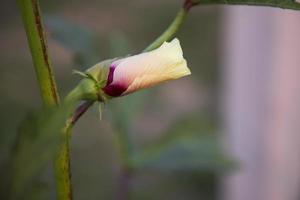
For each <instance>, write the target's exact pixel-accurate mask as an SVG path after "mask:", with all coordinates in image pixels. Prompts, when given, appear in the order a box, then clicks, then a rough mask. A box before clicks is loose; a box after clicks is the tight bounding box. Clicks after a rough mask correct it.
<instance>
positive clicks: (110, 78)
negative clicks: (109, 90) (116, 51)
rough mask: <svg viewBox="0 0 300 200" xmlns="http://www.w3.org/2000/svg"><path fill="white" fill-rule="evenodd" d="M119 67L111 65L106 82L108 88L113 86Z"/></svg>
mask: <svg viewBox="0 0 300 200" xmlns="http://www.w3.org/2000/svg"><path fill="white" fill-rule="evenodd" d="M116 67H117V65H113V64H112V65H111V66H110V67H109V72H108V77H107V82H106V86H108V85H109V84H111V83H112V82H113V80H114V72H115V69H116Z"/></svg>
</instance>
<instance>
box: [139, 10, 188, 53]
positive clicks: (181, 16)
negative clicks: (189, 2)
mask: <svg viewBox="0 0 300 200" xmlns="http://www.w3.org/2000/svg"><path fill="white" fill-rule="evenodd" d="M187 13H188V10H187V9H185V8H181V9H180V10H179V12H178V13H177V15H176V17H175V19H174V20H173V22H172V23H171V24H170V26H169V27H168V28H167V29H166V30H165V31H164V32H163V34H161V35H160V36H159V37H158V38H157V39H156V40H155V41H154V42H152V43H151V44H150V45H149V46H148V47H147V48H146V49H145V50H144V52H147V51H151V50H153V49H156V48H158V47H159V46H160V45H161V44H162V43H163V42H165V41H168V40H170V39H172V38H173V37H174V35H175V33H176V32H177V31H178V30H179V28H180V26H181V25H182V23H183V22H184V20H185V18H186V15H187Z"/></svg>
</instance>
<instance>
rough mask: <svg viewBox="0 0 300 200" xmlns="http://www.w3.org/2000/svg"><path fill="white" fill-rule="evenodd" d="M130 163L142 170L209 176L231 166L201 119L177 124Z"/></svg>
mask: <svg viewBox="0 0 300 200" xmlns="http://www.w3.org/2000/svg"><path fill="white" fill-rule="evenodd" d="M133 162H134V164H135V166H137V167H138V168H143V169H152V170H153V169H154V170H180V171H213V172H219V171H222V170H224V169H227V168H228V167H231V166H232V164H233V162H232V160H231V159H230V158H229V157H227V156H226V155H225V154H224V153H223V150H222V148H221V146H220V144H219V141H218V136H217V135H216V134H215V133H214V127H213V126H212V124H211V122H209V121H208V120H206V119H203V118H202V119H199V118H194V119H191V118H187V119H185V120H181V121H178V122H177V123H176V124H174V125H173V127H172V128H171V130H170V131H169V133H168V134H167V135H166V136H164V137H163V138H161V139H160V141H158V142H156V143H155V144H152V145H150V146H148V147H147V148H145V149H144V150H143V151H142V152H141V153H138V154H136V155H135V157H134V159H133Z"/></svg>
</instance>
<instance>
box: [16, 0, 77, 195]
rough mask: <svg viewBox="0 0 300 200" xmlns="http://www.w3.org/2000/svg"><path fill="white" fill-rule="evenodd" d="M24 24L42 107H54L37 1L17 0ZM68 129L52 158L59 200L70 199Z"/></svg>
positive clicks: (53, 87)
mask: <svg viewBox="0 0 300 200" xmlns="http://www.w3.org/2000/svg"><path fill="white" fill-rule="evenodd" d="M18 4H19V7H20V11H21V14H22V19H23V23H24V27H25V30H26V33H27V39H28V44H29V47H30V51H31V55H32V60H33V64H34V68H35V72H36V76H37V80H38V84H39V87H40V92H41V96H42V99H43V103H44V105H45V106H57V105H58V104H59V95H58V92H57V89H56V83H55V80H54V76H53V73H52V67H51V63H50V59H49V55H48V49H47V42H46V37H45V33H44V28H43V24H42V19H41V12H40V7H39V1H38V0H18ZM69 130H70V128H69V127H67V128H66V129H65V130H64V131H63V134H64V137H65V140H64V141H63V143H62V144H61V147H60V150H59V154H58V156H57V158H56V160H55V180H56V185H57V195H58V199H59V200H71V199H72V185H71V170H70V155H69V137H68V135H69Z"/></svg>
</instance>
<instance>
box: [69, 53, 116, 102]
mask: <svg viewBox="0 0 300 200" xmlns="http://www.w3.org/2000/svg"><path fill="white" fill-rule="evenodd" d="M114 60H115V59H110V60H105V61H102V62H100V63H97V64H96V65H94V66H93V67H91V68H89V69H88V70H86V71H85V72H80V71H74V72H73V73H74V74H76V75H79V76H80V77H82V78H83V79H82V80H81V81H80V82H79V84H78V85H77V86H76V87H75V88H74V89H73V90H72V91H71V92H70V93H69V94H68V95H67V97H66V98H65V101H66V102H77V101H81V100H90V101H99V102H106V101H107V100H109V99H110V97H109V96H108V95H106V94H105V93H104V92H103V91H102V88H103V87H104V86H105V84H106V82H107V77H108V73H109V66H110V64H111V63H112V62H113V61H114Z"/></svg>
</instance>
